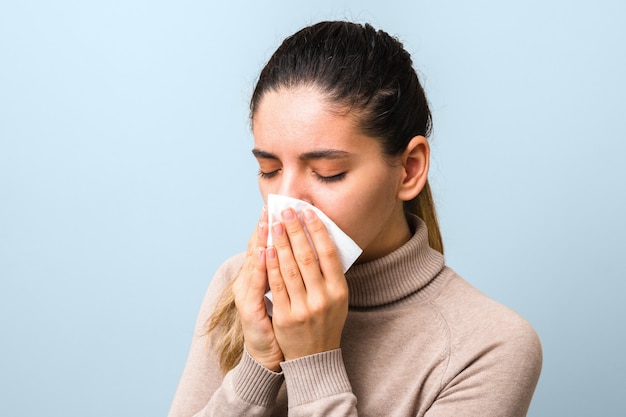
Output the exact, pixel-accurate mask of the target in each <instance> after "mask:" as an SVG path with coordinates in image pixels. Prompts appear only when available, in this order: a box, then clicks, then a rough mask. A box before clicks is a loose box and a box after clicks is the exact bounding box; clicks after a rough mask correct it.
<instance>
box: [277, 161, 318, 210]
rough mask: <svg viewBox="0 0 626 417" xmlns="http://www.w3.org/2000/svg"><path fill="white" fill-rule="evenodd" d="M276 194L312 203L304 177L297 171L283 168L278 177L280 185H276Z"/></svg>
mask: <svg viewBox="0 0 626 417" xmlns="http://www.w3.org/2000/svg"><path fill="white" fill-rule="evenodd" d="M278 194H280V195H284V196H287V197H292V198H297V199H298V200H303V201H306V202H307V203H309V204H313V203H312V202H311V199H310V196H309V191H308V184H307V182H306V178H303V175H301V174H298V173H297V172H293V171H287V170H286V169H284V168H283V175H281V179H280V186H279V187H278Z"/></svg>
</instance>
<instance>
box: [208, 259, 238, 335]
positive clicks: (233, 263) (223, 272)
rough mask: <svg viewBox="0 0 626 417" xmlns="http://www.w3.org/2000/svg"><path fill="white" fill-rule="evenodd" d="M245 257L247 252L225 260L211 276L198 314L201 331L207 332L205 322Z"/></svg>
mask: <svg viewBox="0 0 626 417" xmlns="http://www.w3.org/2000/svg"><path fill="white" fill-rule="evenodd" d="M245 257H246V256H245V253H239V254H237V255H234V256H232V257H230V258H228V259H227V260H226V261H224V262H223V263H222V264H221V265H220V266H219V267H218V268H217V270H216V271H215V274H214V275H213V278H211V281H210V282H209V285H208V288H207V290H206V293H205V294H204V298H203V300H202V305H201V307H200V313H199V315H198V320H197V326H196V327H197V329H198V331H200V333H204V332H205V330H206V329H205V323H206V321H207V320H208V318H209V316H210V315H211V313H212V312H213V309H214V308H215V305H216V304H217V303H218V301H219V298H220V297H221V296H222V292H223V290H224V287H226V285H227V284H228V282H229V281H230V280H232V279H233V278H235V276H236V275H237V273H238V272H239V269H240V268H241V266H242V265H243V262H244V259H245Z"/></svg>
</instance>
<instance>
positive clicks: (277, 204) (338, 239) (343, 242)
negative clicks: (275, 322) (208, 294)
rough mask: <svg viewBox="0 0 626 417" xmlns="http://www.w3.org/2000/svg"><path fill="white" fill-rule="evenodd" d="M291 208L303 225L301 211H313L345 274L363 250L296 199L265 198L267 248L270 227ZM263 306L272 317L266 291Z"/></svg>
mask: <svg viewBox="0 0 626 417" xmlns="http://www.w3.org/2000/svg"><path fill="white" fill-rule="evenodd" d="M289 207H291V208H293V209H294V210H295V212H296V214H297V216H298V218H299V219H300V222H301V223H303V224H304V222H303V221H302V211H303V210H304V209H309V210H313V211H314V212H315V214H317V217H318V218H319V219H320V220H321V221H322V223H324V226H325V227H326V230H327V231H328V234H329V235H330V237H331V238H332V240H333V241H334V242H335V245H336V246H337V251H338V252H339V259H340V260H341V265H342V266H343V272H344V273H345V272H346V271H347V270H348V269H349V268H350V267H351V266H352V264H353V263H354V261H356V259H357V258H358V257H359V256H360V255H361V252H363V250H362V249H361V248H360V247H359V245H357V244H356V243H355V242H354V241H353V240H352V239H351V238H350V237H349V236H348V235H347V234H345V233H344V231H343V230H341V229H340V228H339V226H337V225H336V224H335V223H334V222H333V221H332V220H331V219H330V218H329V217H328V216H327V215H326V214H324V212H323V211H322V210H320V209H318V208H317V207H315V206H312V205H311V204H309V203H307V202H306V201H302V200H298V199H297V198H292V197H287V196H283V195H277V194H269V195H268V196H267V214H268V224H269V225H270V227H269V233H268V237H267V246H272V242H273V240H272V228H271V225H272V224H273V223H274V222H280V221H282V217H281V214H280V213H281V212H282V211H283V210H285V209H287V208H289ZM305 232H306V228H305ZM306 235H307V238H308V239H309V242H311V237H310V236H309V234H308V233H307V234H306ZM311 246H312V247H313V251H315V247H314V245H313V243H312V242H311ZM315 258H317V253H315ZM265 305H266V307H267V313H268V314H269V315H270V316H271V315H272V293H271V291H268V292H267V293H266V294H265Z"/></svg>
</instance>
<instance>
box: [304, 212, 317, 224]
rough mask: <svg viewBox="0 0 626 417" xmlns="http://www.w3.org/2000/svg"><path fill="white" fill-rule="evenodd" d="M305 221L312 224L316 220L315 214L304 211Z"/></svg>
mask: <svg viewBox="0 0 626 417" xmlns="http://www.w3.org/2000/svg"><path fill="white" fill-rule="evenodd" d="M304 220H306V221H307V222H312V221H313V220H315V212H313V210H309V209H306V210H304Z"/></svg>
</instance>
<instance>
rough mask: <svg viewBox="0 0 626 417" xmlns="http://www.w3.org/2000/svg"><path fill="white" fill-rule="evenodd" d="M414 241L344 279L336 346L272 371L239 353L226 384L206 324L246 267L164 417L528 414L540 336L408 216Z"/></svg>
mask: <svg viewBox="0 0 626 417" xmlns="http://www.w3.org/2000/svg"><path fill="white" fill-rule="evenodd" d="M411 220H412V223H413V226H414V227H415V229H416V232H415V234H414V236H413V238H412V239H411V240H410V241H409V242H407V243H406V244H405V245H404V246H402V247H401V248H399V249H398V250H396V251H394V252H392V253H390V254H389V255H387V256H385V257H383V258H380V259H377V260H374V261H372V262H367V263H364V264H357V265H353V266H352V268H351V269H350V270H349V271H348V272H347V273H346V278H347V281H348V287H349V291H350V293H349V297H350V299H349V305H350V310H349V313H348V318H347V321H346V324H345V327H344V330H343V335H342V343H341V349H337V350H334V351H329V352H324V353H320V354H317V355H312V356H307V357H304V358H300V359H297V360H294V361H288V362H284V363H283V364H282V372H280V373H274V372H271V371H269V370H267V369H265V368H263V367H262V366H261V365H260V364H258V363H257V362H256V361H255V360H254V359H252V358H251V357H250V356H249V355H248V354H247V353H245V352H244V355H243V357H242V360H241V362H240V363H239V365H238V366H237V367H235V368H234V369H233V370H232V371H230V372H229V373H228V374H226V376H225V377H222V374H221V372H220V369H219V365H218V361H217V359H216V356H215V354H214V353H213V352H212V351H211V350H210V347H207V344H206V343H205V341H206V336H205V333H206V328H205V324H206V322H207V319H208V317H209V315H210V314H211V312H212V309H213V306H214V305H215V302H216V297H217V296H218V295H219V294H220V292H221V289H222V288H223V287H224V285H225V283H226V282H227V281H228V280H229V279H231V278H232V277H233V276H234V275H235V273H236V271H237V270H238V268H239V266H240V265H241V263H242V261H243V255H238V256H236V257H233V258H231V259H230V260H228V261H227V262H226V263H225V264H224V265H222V267H220V269H219V270H218V271H217V273H216V275H215V277H214V278H213V280H212V281H211V284H210V286H209V289H208V291H207V294H206V296H205V299H204V301H203V303H202V308H201V311H200V314H199V316H198V320H197V324H196V331H195V335H194V338H193V341H192V344H191V350H190V353H189V358H188V360H187V364H186V366H185V370H184V372H183V376H182V379H181V381H180V384H179V387H178V390H177V391H176V395H175V397H174V401H173V404H172V407H171V410H170V414H169V416H170V417H190V416H220V417H224V416H287V415H289V416H361V417H362V416H386V417H392V416H426V417H444V416H445V417H450V416H456V417H462V416H481V417H488V416H507V417H508V416H525V415H526V412H527V410H528V406H529V404H530V400H531V397H532V395H533V391H534V389H535V386H536V384H537V380H538V378H539V373H540V371H541V362H542V352H541V345H540V342H539V339H538V337H537V334H536V333H535V331H534V330H533V329H532V327H531V326H530V325H529V324H528V322H526V321H525V320H524V319H523V318H522V317H520V316H519V315H518V314H516V313H515V312H513V311H512V310H510V309H508V308H507V307H504V306H503V305H501V304H498V303H497V302H495V301H492V300H491V299H489V298H487V297H486V296H485V295H483V294H482V293H480V292H479V291H478V290H476V289H475V288H473V287H472V286H471V285H470V284H468V283H467V282H466V281H465V280H463V278H461V277H460V276H459V275H457V274H456V273H455V272H454V271H453V270H451V269H450V268H448V267H446V266H445V265H444V259H443V256H442V255H441V254H440V253H439V252H436V251H435V250H433V249H431V248H430V247H429V246H428V238H427V231H426V226H425V225H424V223H423V222H422V221H421V220H419V219H418V218H412V219H411Z"/></svg>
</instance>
